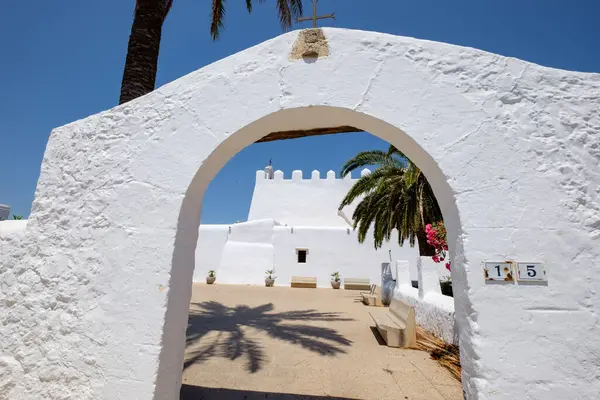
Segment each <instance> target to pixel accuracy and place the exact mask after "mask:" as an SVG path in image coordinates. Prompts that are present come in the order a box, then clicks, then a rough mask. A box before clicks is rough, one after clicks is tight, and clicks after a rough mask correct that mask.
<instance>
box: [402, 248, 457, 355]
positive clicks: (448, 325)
mask: <svg viewBox="0 0 600 400" xmlns="http://www.w3.org/2000/svg"><path fill="white" fill-rule="evenodd" d="M412 262H414V263H415V264H417V266H418V267H417V268H418V270H419V271H421V273H420V274H419V279H418V283H419V288H418V289H416V288H414V287H412V284H411V276H410V271H409V270H410V264H411V263H412ZM440 272H442V271H440V269H439V267H438V266H437V265H436V264H435V263H433V262H431V258H430V257H420V258H414V259H411V260H410V261H408V260H398V261H397V262H396V277H397V278H396V285H395V287H394V294H393V295H394V297H396V298H398V299H400V300H404V301H406V302H407V303H409V304H412V305H413V306H414V307H415V320H416V322H417V324H419V325H420V326H421V327H423V328H424V329H426V330H428V331H429V332H431V333H433V334H434V335H435V336H437V337H439V338H441V339H443V340H444V341H446V343H452V344H456V345H458V344H459V332H458V326H457V324H456V320H455V314H454V299H453V298H452V297H449V296H445V295H443V294H442V293H441V289H440V279H444V277H445V272H443V273H440Z"/></svg>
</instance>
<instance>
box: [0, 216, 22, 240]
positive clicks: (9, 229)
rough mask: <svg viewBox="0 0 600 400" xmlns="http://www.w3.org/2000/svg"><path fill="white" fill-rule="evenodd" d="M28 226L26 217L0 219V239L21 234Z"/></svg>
mask: <svg viewBox="0 0 600 400" xmlns="http://www.w3.org/2000/svg"><path fill="white" fill-rule="evenodd" d="M26 227H27V220H26V219H21V220H7V221H0V239H7V238H9V237H12V236H19V235H21V234H22V233H23V232H24V231H25V228H26Z"/></svg>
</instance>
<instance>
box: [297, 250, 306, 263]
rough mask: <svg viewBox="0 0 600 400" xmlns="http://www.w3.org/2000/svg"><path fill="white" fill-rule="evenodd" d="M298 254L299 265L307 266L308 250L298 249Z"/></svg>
mask: <svg viewBox="0 0 600 400" xmlns="http://www.w3.org/2000/svg"><path fill="white" fill-rule="evenodd" d="M296 254H298V263H299V264H306V255H307V254H308V250H307V249H296Z"/></svg>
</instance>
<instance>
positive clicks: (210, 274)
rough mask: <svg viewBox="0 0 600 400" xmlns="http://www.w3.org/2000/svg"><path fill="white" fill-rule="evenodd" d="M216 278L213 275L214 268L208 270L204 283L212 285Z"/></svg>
mask: <svg viewBox="0 0 600 400" xmlns="http://www.w3.org/2000/svg"><path fill="white" fill-rule="evenodd" d="M216 280H217V276H216V275H215V271H214V270H212V269H211V270H210V271H208V276H207V277H206V283H207V284H209V285H212V284H213V283H215V281H216Z"/></svg>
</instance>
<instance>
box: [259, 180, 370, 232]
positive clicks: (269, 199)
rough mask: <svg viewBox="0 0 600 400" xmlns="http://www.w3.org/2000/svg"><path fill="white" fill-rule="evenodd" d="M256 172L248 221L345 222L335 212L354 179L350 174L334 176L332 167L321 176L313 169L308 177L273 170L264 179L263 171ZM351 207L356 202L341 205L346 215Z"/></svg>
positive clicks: (333, 224)
mask: <svg viewBox="0 0 600 400" xmlns="http://www.w3.org/2000/svg"><path fill="white" fill-rule="evenodd" d="M367 171H368V170H367ZM256 175H257V176H256V184H255V186H254V193H253V195H252V203H251V204H250V212H249V214H248V220H249V221H251V220H255V219H263V218H274V219H275V220H276V221H278V222H279V223H281V224H282V225H300V226H329V227H344V228H347V227H348V226H349V225H348V222H347V221H346V220H345V219H344V218H343V217H341V216H340V215H339V214H338V207H339V205H340V203H341V202H342V200H343V198H344V196H345V195H346V194H347V193H348V191H349V190H350V188H351V187H352V185H354V184H355V183H356V181H357V180H358V179H352V177H351V176H350V175H347V176H346V177H345V178H344V179H336V178H335V172H334V171H329V172H328V173H327V174H326V175H324V176H321V173H320V172H319V171H313V172H312V174H311V176H310V177H303V176H302V171H294V172H293V173H292V176H291V177H288V179H286V177H285V176H284V173H283V171H276V172H275V174H274V179H265V174H264V172H263V171H258V172H257V174H256ZM356 178H358V177H356ZM355 207H356V203H354V204H351V205H350V206H347V207H345V208H344V209H343V212H344V214H345V215H346V217H347V218H352V213H353V212H354V208H355Z"/></svg>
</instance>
